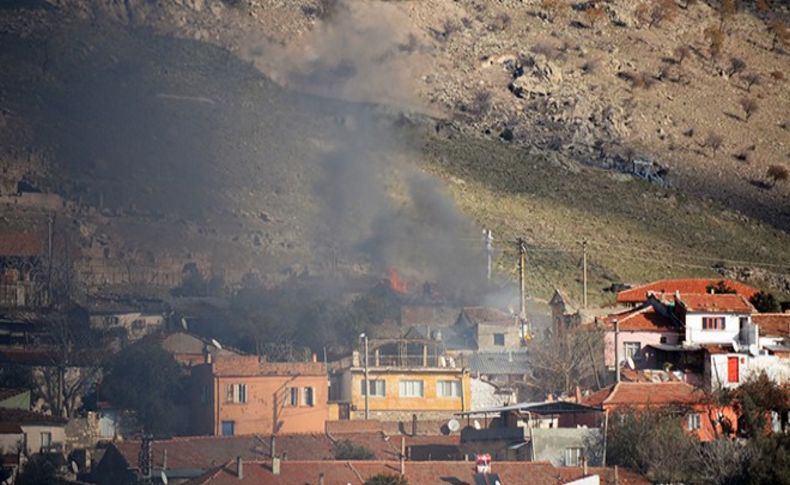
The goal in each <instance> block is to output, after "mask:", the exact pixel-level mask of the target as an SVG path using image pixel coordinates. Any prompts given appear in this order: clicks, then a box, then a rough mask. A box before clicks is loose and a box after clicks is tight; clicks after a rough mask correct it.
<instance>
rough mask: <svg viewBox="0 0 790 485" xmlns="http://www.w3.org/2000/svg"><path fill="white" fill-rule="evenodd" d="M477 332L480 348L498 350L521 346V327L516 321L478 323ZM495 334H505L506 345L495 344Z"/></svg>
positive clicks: (478, 346) (478, 347)
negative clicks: (504, 323) (499, 323)
mask: <svg viewBox="0 0 790 485" xmlns="http://www.w3.org/2000/svg"><path fill="white" fill-rule="evenodd" d="M475 334H476V339H477V349H478V350H482V351H491V350H494V351H496V350H515V349H520V348H521V329H520V328H519V326H518V324H517V323H516V322H513V324H512V325H485V324H478V325H477V328H476V332H475ZM494 334H503V335H504V336H505V345H494Z"/></svg>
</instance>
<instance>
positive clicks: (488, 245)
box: [483, 229, 494, 283]
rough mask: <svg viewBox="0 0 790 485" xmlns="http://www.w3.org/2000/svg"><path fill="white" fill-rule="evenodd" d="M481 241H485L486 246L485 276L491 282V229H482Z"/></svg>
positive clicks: (492, 253) (492, 252)
mask: <svg viewBox="0 0 790 485" xmlns="http://www.w3.org/2000/svg"><path fill="white" fill-rule="evenodd" d="M483 242H484V243H485V248H486V259H487V264H486V278H488V282H489V283H491V260H492V258H493V255H494V237H493V235H492V234H491V229H483Z"/></svg>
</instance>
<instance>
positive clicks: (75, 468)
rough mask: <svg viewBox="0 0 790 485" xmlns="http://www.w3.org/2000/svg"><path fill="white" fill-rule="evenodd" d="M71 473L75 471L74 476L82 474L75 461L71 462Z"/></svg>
mask: <svg viewBox="0 0 790 485" xmlns="http://www.w3.org/2000/svg"><path fill="white" fill-rule="evenodd" d="M71 471H73V472H74V474H77V473H79V472H80V467H78V466H77V462H76V461H74V460H71Z"/></svg>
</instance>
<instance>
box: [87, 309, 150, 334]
mask: <svg viewBox="0 0 790 485" xmlns="http://www.w3.org/2000/svg"><path fill="white" fill-rule="evenodd" d="M89 320H90V326H91V328H95V329H100V330H109V329H113V328H123V329H125V330H126V335H127V337H128V338H129V340H131V341H135V340H138V339H140V338H142V337H145V336H146V335H148V334H150V333H152V332H154V331H156V330H159V329H160V328H162V327H163V326H164V323H165V317H164V316H162V315H159V314H143V313H140V312H130V313H118V314H112V315H104V314H102V315H91V316H90V318H89Z"/></svg>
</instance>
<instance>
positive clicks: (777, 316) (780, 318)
mask: <svg viewBox="0 0 790 485" xmlns="http://www.w3.org/2000/svg"><path fill="white" fill-rule="evenodd" d="M752 322H753V323H754V324H756V325H759V326H760V335H763V336H769V337H785V338H787V337H790V313H755V314H753V315H752Z"/></svg>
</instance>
